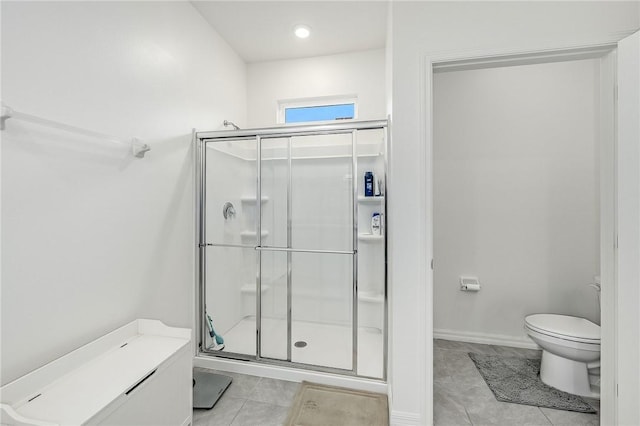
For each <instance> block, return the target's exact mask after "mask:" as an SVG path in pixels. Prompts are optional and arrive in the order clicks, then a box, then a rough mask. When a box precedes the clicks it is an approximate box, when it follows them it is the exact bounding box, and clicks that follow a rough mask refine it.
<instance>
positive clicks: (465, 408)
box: [462, 405, 473, 426]
mask: <svg viewBox="0 0 640 426" xmlns="http://www.w3.org/2000/svg"><path fill="white" fill-rule="evenodd" d="M462 408H464V413H465V414H466V415H467V418H468V419H469V424H470V425H471V426H473V421H472V420H471V416H470V415H469V412H468V411H467V407H465V406H464V405H463V406H462Z"/></svg>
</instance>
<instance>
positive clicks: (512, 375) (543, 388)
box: [469, 352, 596, 413]
mask: <svg viewBox="0 0 640 426" xmlns="http://www.w3.org/2000/svg"><path fill="white" fill-rule="evenodd" d="M469 357H470V358H471V360H473V362H474V363H475V365H476V367H477V368H478V371H479V372H480V374H481V375H482V378H483V379H484V381H485V382H487V385H488V386H489V389H491V391H492V392H493V394H494V395H495V396H496V399H497V400H498V401H503V402H512V403H515V404H524V405H533V406H536V407H546V408H555V409H556V410H566V411H577V412H579V413H596V410H594V409H593V407H592V406H591V405H589V404H588V403H587V402H586V401H585V400H584V399H582V398H581V397H579V396H577V395H572V394H570V393H567V392H563V391H561V390H558V389H555V388H552V387H551V386H548V385H545V384H544V383H542V380H540V376H539V373H540V360H539V359H527V358H516V357H504V356H499V355H482V354H477V353H473V352H469Z"/></svg>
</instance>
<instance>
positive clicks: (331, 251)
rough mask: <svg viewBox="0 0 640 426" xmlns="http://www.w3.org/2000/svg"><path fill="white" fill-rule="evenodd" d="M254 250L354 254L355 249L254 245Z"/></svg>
mask: <svg viewBox="0 0 640 426" xmlns="http://www.w3.org/2000/svg"><path fill="white" fill-rule="evenodd" d="M255 249H256V250H260V251H284V252H290V253H324V254H356V250H349V251H345V250H314V249H293V248H286V247H264V246H256V247H255Z"/></svg>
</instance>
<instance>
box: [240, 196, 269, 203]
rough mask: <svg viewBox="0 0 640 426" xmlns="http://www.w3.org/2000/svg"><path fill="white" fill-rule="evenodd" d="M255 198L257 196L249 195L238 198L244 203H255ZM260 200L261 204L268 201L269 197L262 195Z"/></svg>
mask: <svg viewBox="0 0 640 426" xmlns="http://www.w3.org/2000/svg"><path fill="white" fill-rule="evenodd" d="M256 200H257V197H251V196H248V197H242V198H240V202H242V203H244V204H256ZM260 200H261V201H262V204H264V203H266V202H267V201H269V197H262V198H261V199H260Z"/></svg>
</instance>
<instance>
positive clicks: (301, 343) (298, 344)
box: [293, 340, 307, 348]
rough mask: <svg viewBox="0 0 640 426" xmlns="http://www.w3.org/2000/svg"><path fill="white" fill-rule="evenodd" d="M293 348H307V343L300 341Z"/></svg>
mask: <svg viewBox="0 0 640 426" xmlns="http://www.w3.org/2000/svg"><path fill="white" fill-rule="evenodd" d="M293 346H295V347H296V348H304V347H305V346H307V342H305V341H304V340H299V341H297V342H295V343H294V344H293Z"/></svg>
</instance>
